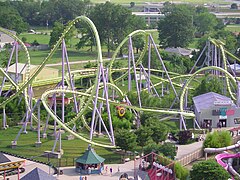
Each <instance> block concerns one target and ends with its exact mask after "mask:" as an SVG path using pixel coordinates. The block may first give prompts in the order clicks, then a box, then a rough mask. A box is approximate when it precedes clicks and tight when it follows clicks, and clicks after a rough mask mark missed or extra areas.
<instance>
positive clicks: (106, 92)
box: [0, 16, 240, 151]
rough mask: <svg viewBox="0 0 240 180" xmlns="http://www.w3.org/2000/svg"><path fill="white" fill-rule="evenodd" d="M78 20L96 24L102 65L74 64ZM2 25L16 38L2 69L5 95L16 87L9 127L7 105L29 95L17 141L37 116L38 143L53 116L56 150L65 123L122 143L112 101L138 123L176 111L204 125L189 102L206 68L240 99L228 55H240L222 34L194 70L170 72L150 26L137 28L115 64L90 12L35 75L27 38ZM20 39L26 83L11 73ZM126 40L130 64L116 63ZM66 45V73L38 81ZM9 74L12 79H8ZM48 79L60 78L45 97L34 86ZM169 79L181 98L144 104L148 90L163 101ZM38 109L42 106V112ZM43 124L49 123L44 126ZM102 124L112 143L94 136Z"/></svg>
mask: <svg viewBox="0 0 240 180" xmlns="http://www.w3.org/2000/svg"><path fill="white" fill-rule="evenodd" d="M76 23H87V24H88V26H89V27H90V30H91V31H92V32H93V35H94V39H95V42H96V49H97V59H96V62H97V67H96V68H94V69H80V70H75V71H71V70H70V65H69V60H68V55H67V48H66V44H65V41H64V38H65V37H66V35H67V34H68V33H69V31H70V30H71V28H72V27H73V26H74V25H75V24H76ZM0 31H2V32H4V33H6V34H7V35H9V36H11V37H12V38H13V39H14V40H15V43H14V45H13V48H12V53H11V55H10V58H9V61H8V64H7V67H6V68H5V69H3V68H0V73H1V74H2V77H3V78H2V83H1V87H0V95H3V90H5V91H6V90H7V91H10V90H11V92H12V93H11V95H9V97H7V98H5V99H4V101H2V102H1V103H0V107H1V108H2V109H3V128H8V126H7V121H6V112H5V107H6V105H7V104H8V103H9V102H11V101H13V100H14V99H15V98H17V97H24V100H25V104H26V114H25V116H24V118H23V119H22V120H21V123H22V128H21V130H20V131H19V133H18V135H17V137H16V138H15V139H14V141H12V145H17V140H18V138H19V136H20V134H21V133H22V132H23V133H24V132H25V133H27V125H28V124H29V123H30V126H31V127H32V126H33V123H34V121H35V122H36V126H37V127H36V128H35V129H37V131H38V139H37V142H36V144H41V134H42V135H43V137H46V131H47V128H48V127H49V124H48V122H49V118H50V117H51V118H52V119H54V132H55V144H54V147H53V149H52V151H54V149H55V148H56V144H57V142H59V149H61V130H62V129H64V130H65V131H67V132H69V133H70V134H72V135H73V136H75V137H77V138H79V139H81V140H83V141H85V142H87V143H89V144H93V145H96V146H102V147H106V148H115V147H116V144H115V138H114V127H113V123H112V116H111V114H112V113H113V112H112V109H111V106H116V107H117V106H120V107H122V108H124V109H126V110H129V111H131V113H132V114H134V117H135V120H134V122H135V123H136V126H137V127H139V126H140V125H141V123H140V115H141V113H142V112H149V113H154V114H165V115H175V116H176V117H179V121H180V129H187V127H186V123H185V118H192V119H193V121H194V124H196V126H197V127H198V128H201V127H200V126H199V124H198V122H197V120H196V119H195V114H194V112H193V111H190V110H189V108H188V107H187V105H188V104H187V102H188V100H187V96H188V95H187V94H188V91H190V90H193V87H192V86H191V82H192V81H196V80H197V77H199V76H202V75H203V74H204V73H206V72H209V73H211V74H213V75H217V76H219V77H223V78H224V82H225V87H226V90H228V92H229V94H230V95H231V98H232V99H234V100H236V101H237V102H240V101H239V89H238V87H239V86H238V85H237V84H238V80H239V78H238V77H236V75H235V73H234V72H232V73H229V71H228V65H229V61H228V60H227V56H229V57H231V58H232V59H235V60H236V61H239V59H238V58H237V57H235V56H234V55H232V54H231V53H229V52H228V51H227V50H226V49H225V48H224V44H223V43H222V42H221V41H219V40H215V39H209V40H208V42H207V43H206V45H205V47H204V48H203V50H202V53H201V54H200V56H199V58H198V59H197V61H196V62H195V64H194V66H193V68H192V69H191V71H190V72H189V74H185V75H182V74H178V73H174V72H168V70H167V68H166V66H165V64H164V61H163V59H162V57H161V55H160V53H159V49H158V47H157V45H156V44H155V42H154V40H153V38H152V36H151V34H150V33H149V32H148V31H145V30H136V31H134V32H132V33H130V34H129V35H128V36H127V37H125V38H124V40H123V41H122V42H121V43H120V44H119V46H118V47H117V49H116V50H115V52H114V54H113V56H112V58H111V61H110V63H109V65H108V66H105V65H104V63H103V58H102V49H101V43H100V38H99V35H98V31H97V29H96V27H95V25H94V24H93V22H92V21H91V20H90V19H89V18H87V17H85V16H79V17H77V18H75V19H74V20H72V21H71V22H69V23H68V25H67V26H66V28H65V30H64V31H63V33H62V35H61V36H60V37H59V40H58V41H57V42H56V44H55V45H54V47H53V48H52V49H51V50H50V52H49V54H48V56H47V57H46V58H45V59H44V60H43V61H42V62H41V64H40V65H39V66H38V68H37V69H36V70H35V71H34V72H33V73H31V75H30V64H31V62H30V56H29V53H28V50H27V48H26V46H25V45H24V43H23V42H22V41H21V39H19V38H18V37H17V36H15V35H13V34H12V33H11V32H9V31H7V30H5V29H4V28H0ZM135 37H139V38H143V39H144V47H143V49H142V51H141V53H140V55H139V56H138V57H135V53H134V47H133V43H134V42H133V38H135ZM18 45H21V47H22V49H23V51H24V52H25V58H26V62H25V66H24V68H26V69H25V71H26V76H25V78H24V79H23V82H21V83H19V82H18V78H19V77H18V75H17V73H16V76H15V79H12V78H11V77H10V75H9V73H8V68H9V65H10V62H11V59H12V56H13V53H14V51H15V52H16V64H17V63H18V59H17V49H18V48H17V46H18ZM126 45H127V52H128V56H127V60H126V63H125V64H126V67H121V68H116V67H114V63H116V62H117V61H120V60H119V59H118V58H117V57H118V55H119V54H120V51H121V50H122V49H123V48H124V47H126ZM60 46H61V48H62V76H61V77H59V78H56V79H52V80H43V81H35V80H34V79H35V78H36V76H37V75H38V74H39V73H40V72H41V71H42V70H43V68H44V67H45V65H46V64H47V63H48V62H50V61H51V57H52V56H53V54H54V53H55V52H56V50H57V49H59V47H60ZM153 52H154V53H156V55H157V59H158V60H157V61H159V62H160V64H161V67H162V69H154V68H151V58H152V53H153ZM204 53H205V55H206V57H205V59H204V58H202V56H203V55H204ZM144 56H147V58H148V60H147V67H144V65H143V58H144ZM200 59H204V60H203V63H202V67H201V68H200V69H198V70H196V69H197V67H196V66H197V64H198V63H199V61H200ZM65 63H66V64H67V65H66V67H67V68H66V70H65V65H64V64H65ZM194 71H195V72H194ZM65 72H66V73H65ZM116 76H117V77H116ZM90 77H91V78H94V83H93V84H92V86H90V87H86V89H85V91H84V92H83V91H82V90H81V91H79V90H77V88H76V87H75V84H74V82H75V80H77V79H83V78H90ZM182 78H184V79H185V81H184V82H182ZM6 79H7V80H8V81H9V82H8V83H7V84H6ZM143 81H144V82H145V84H146V86H145V87H142V84H143ZM47 82H56V83H58V84H57V86H56V87H55V88H54V89H50V90H47V91H46V92H44V93H43V94H42V96H41V98H39V99H34V97H33V90H32V88H33V87H34V86H37V85H41V84H45V83H47ZM125 82H126V83H127V90H122V86H123V85H124V83H125ZM134 83H135V84H134ZM66 84H67V86H66ZM121 84H122V85H121ZM165 85H166V88H168V90H169V91H170V90H171V91H172V92H173V93H174V95H175V100H174V101H173V102H172V105H171V106H170V107H169V108H154V107H145V106H143V105H142V102H141V92H142V91H145V92H148V93H149V94H151V95H152V96H153V97H155V98H158V99H159V101H161V98H162V96H164V89H166V88H164V86H165ZM170 88H171V89H170ZM130 91H135V92H136V93H137V103H138V105H135V104H133V103H132V102H131V101H130V100H129V98H128V95H127V94H128V92H130ZM160 93H161V94H160ZM66 97H71V99H72V100H73V101H72V102H71V103H73V105H74V113H75V116H74V117H73V118H72V119H71V120H70V121H68V122H65V115H64V113H65V98H66ZM49 99H51V102H49ZM57 99H58V101H59V99H60V101H61V113H62V114H61V117H59V116H58V115H57V113H56V111H57V108H59V106H57ZM122 102H124V103H122ZM176 103H179V108H178V109H173V107H174V104H176ZM41 104H42V105H43V106H44V107H45V110H46V111H47V113H48V117H47V120H46V121H42V120H40V105H41ZM36 109H38V110H37V112H36ZM88 111H91V112H92V113H91V123H90V125H89V124H88V123H87V121H86V112H88ZM103 112H106V113H107V124H106V119H104V117H103V116H102V114H103ZM105 118H106V117H105ZM78 121H82V123H83V125H84V126H85V128H86V129H87V130H89V136H86V135H84V134H81V133H78V132H77V131H76V123H77V122H78ZM41 125H44V129H43V130H42V132H41ZM97 125H98V128H97ZM102 128H104V130H102ZM97 130H98V133H99V134H101V133H103V132H104V133H105V134H106V137H108V139H109V143H106V142H100V141H98V140H95V139H94V134H95V133H96V131H97Z"/></svg>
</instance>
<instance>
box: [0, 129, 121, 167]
mask: <svg viewBox="0 0 240 180" xmlns="http://www.w3.org/2000/svg"><path fill="white" fill-rule="evenodd" d="M19 129H20V127H10V128H9V129H7V130H0V132H1V133H0V150H1V151H4V152H8V153H12V154H15V155H21V156H23V157H28V158H33V159H35V160H39V161H43V162H47V161H48V160H47V158H46V157H41V155H42V154H43V152H44V151H51V150H52V147H53V145H54V140H51V139H41V142H42V146H41V147H39V148H36V147H35V142H36V141H37V132H33V131H30V130H29V131H28V134H21V136H20V137H19V140H18V141H17V144H18V145H17V147H16V149H12V148H11V146H10V145H11V141H13V140H14V139H15V137H16V135H17V133H18V131H19ZM65 136H66V135H63V138H62V149H63V150H64V155H63V156H62V158H61V162H60V163H61V166H73V165H74V159H75V158H77V157H79V156H81V155H82V154H83V153H84V151H85V150H86V149H87V147H88V144H87V143H86V142H84V141H81V140H79V139H74V140H65V139H64V137H65ZM94 149H95V151H96V152H97V154H99V155H100V156H102V157H103V158H105V159H106V161H105V162H106V163H120V162H121V155H119V154H116V153H114V152H113V151H112V150H110V149H106V148H101V147H97V146H94ZM56 150H57V149H56ZM50 161H51V163H53V164H54V165H55V166H57V163H58V162H57V160H56V159H50Z"/></svg>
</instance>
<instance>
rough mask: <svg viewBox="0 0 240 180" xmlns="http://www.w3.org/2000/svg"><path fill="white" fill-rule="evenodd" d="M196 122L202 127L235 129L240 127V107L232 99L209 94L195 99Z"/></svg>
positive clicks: (212, 93)
mask: <svg viewBox="0 0 240 180" xmlns="http://www.w3.org/2000/svg"><path fill="white" fill-rule="evenodd" d="M193 102H194V112H195V115H196V120H197V121H198V123H199V124H200V126H201V127H203V128H204V127H205V128H207V127H213V128H215V127H218V126H219V125H221V127H234V126H239V125H240V107H237V106H236V105H235V104H234V102H233V101H232V100H231V98H229V97H226V96H223V95H220V94H217V93H214V92H209V93H206V94H202V95H199V96H196V97H193Z"/></svg>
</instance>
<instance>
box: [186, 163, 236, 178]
mask: <svg viewBox="0 0 240 180" xmlns="http://www.w3.org/2000/svg"><path fill="white" fill-rule="evenodd" d="M230 177H231V176H230V175H229V174H228V172H227V171H226V170H225V169H224V168H223V167H222V166H220V165H219V164H218V163H217V162H216V161H215V160H213V159H210V160H207V161H202V162H199V163H196V164H194V165H193V167H192V170H191V171H190V179H193V180H203V179H204V180H215V179H228V178H230Z"/></svg>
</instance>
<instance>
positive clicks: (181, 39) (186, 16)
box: [158, 5, 194, 47]
mask: <svg viewBox="0 0 240 180" xmlns="http://www.w3.org/2000/svg"><path fill="white" fill-rule="evenodd" d="M192 13H193V11H192V7H191V6H187V5H175V6H173V8H172V10H171V11H170V12H168V13H166V14H165V18H164V19H162V20H160V21H159V24H158V31H159V40H160V44H161V45H163V46H165V47H186V46H187V45H188V44H189V43H190V42H191V41H192V38H193V34H194V26H193V16H192Z"/></svg>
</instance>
